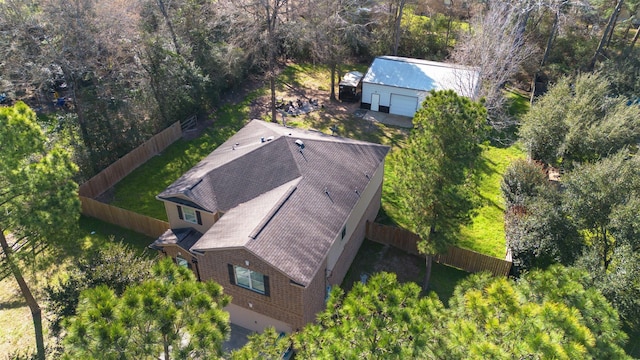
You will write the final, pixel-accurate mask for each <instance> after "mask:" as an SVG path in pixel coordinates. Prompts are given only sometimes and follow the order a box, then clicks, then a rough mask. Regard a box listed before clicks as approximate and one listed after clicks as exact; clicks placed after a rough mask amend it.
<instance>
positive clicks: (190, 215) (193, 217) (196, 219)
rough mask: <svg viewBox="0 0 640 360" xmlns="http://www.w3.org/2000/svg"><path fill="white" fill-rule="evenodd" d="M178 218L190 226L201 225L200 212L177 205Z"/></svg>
mask: <svg viewBox="0 0 640 360" xmlns="http://www.w3.org/2000/svg"><path fill="white" fill-rule="evenodd" d="M178 218H180V220H184V221H186V222H189V223H192V224H198V225H202V216H201V214H200V211H198V210H194V209H192V208H189V207H184V206H180V205H178Z"/></svg>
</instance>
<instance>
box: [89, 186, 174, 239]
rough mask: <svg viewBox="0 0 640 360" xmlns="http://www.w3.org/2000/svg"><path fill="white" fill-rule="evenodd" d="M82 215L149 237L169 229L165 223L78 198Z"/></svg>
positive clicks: (92, 200) (156, 235)
mask: <svg viewBox="0 0 640 360" xmlns="http://www.w3.org/2000/svg"><path fill="white" fill-rule="evenodd" d="M80 201H81V202H82V213H83V214H84V215H87V216H91V217H94V218H96V219H100V220H102V221H106V222H108V223H110V224H114V225H118V226H121V227H123V228H126V229H129V230H133V231H135V232H139V233H141V234H145V235H147V236H150V237H154V238H155V237H158V236H160V235H162V233H164V232H165V231H167V230H168V229H169V223H168V222H166V221H162V220H158V219H154V218H152V217H149V216H145V215H141V214H138V213H135V212H133V211H129V210H125V209H121V208H119V207H115V206H111V205H109V204H105V203H101V202H100V201H97V200H94V199H91V198H88V197H85V196H80Z"/></svg>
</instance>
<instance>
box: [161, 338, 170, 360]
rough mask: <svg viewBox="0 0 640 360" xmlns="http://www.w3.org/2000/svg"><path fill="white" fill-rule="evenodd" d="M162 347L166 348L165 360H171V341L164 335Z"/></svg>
mask: <svg viewBox="0 0 640 360" xmlns="http://www.w3.org/2000/svg"><path fill="white" fill-rule="evenodd" d="M162 340H163V341H162V346H163V348H164V360H171V354H169V341H168V340H167V335H166V334H165V335H162Z"/></svg>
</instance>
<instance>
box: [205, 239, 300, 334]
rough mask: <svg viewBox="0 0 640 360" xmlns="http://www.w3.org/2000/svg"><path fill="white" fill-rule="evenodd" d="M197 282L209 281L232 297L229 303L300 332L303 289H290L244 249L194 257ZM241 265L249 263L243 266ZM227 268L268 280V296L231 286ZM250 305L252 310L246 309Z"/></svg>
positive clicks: (284, 279)
mask: <svg viewBox="0 0 640 360" xmlns="http://www.w3.org/2000/svg"><path fill="white" fill-rule="evenodd" d="M198 258H199V259H198V265H199V270H200V275H201V279H202V280H203V281H205V280H213V281H216V282H217V283H219V284H220V285H222V286H223V287H224V292H225V294H228V295H231V296H232V301H231V302H232V303H233V304H235V305H237V306H240V307H243V308H245V309H250V310H252V311H255V312H258V313H261V314H264V315H266V316H269V317H272V318H274V319H277V320H280V321H282V322H285V323H287V324H290V325H291V327H292V328H294V329H296V328H301V327H302V325H303V324H304V323H305V322H304V315H303V314H304V309H303V305H304V303H305V302H304V301H303V299H304V297H305V296H304V293H305V292H306V290H307V289H305V288H303V287H300V286H296V285H292V284H291V283H290V282H289V278H288V277H287V276H285V275H284V274H282V273H281V272H280V271H278V270H276V269H274V268H273V267H271V266H270V265H268V264H266V263H265V262H263V261H262V260H261V259H259V258H258V257H256V256H255V255H253V254H251V253H250V252H248V251H246V250H245V249H233V250H216V251H209V252H207V253H205V255H204V256H199V257H198ZM245 261H249V265H246V263H245ZM228 264H231V265H238V266H242V267H244V268H246V269H249V270H252V271H257V272H259V273H261V274H263V275H265V276H268V277H269V290H270V291H269V296H266V295H263V294H260V293H257V292H255V291H252V290H249V289H245V288H243V287H240V286H238V285H234V284H232V283H231V281H230V279H229V269H228ZM249 303H251V304H252V307H250V306H249Z"/></svg>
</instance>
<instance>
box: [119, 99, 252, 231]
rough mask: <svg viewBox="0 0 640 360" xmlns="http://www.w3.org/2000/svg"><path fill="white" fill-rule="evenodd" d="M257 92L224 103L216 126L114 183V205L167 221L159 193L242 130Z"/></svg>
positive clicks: (166, 150)
mask: <svg viewBox="0 0 640 360" xmlns="http://www.w3.org/2000/svg"><path fill="white" fill-rule="evenodd" d="M258 94H260V92H258V91H256V92H253V93H251V94H250V95H249V96H248V97H247V98H246V99H245V100H244V101H242V102H241V103H239V104H235V105H226V106H223V107H222V108H221V109H219V110H218V111H217V112H216V113H215V114H213V115H212V116H213V120H214V123H213V125H212V126H211V127H209V128H208V129H207V130H206V131H205V132H204V133H203V134H202V135H201V136H200V137H198V138H196V139H193V140H190V141H187V140H184V139H180V140H178V141H176V142H175V143H173V144H172V145H171V146H169V147H168V148H167V149H165V151H164V152H162V153H161V154H159V155H158V156H155V157H154V158H152V159H151V160H149V161H148V162H147V163H145V164H144V165H142V166H140V167H139V168H138V169H136V170H135V171H134V172H132V173H131V174H130V175H129V176H127V177H126V178H124V179H123V180H122V181H121V182H120V183H118V184H117V185H116V186H115V197H114V200H113V202H112V203H111V204H112V205H114V206H117V207H121V208H123V209H128V210H131V211H134V212H137V213H140V214H144V215H147V216H150V217H153V218H156V219H160V220H165V221H166V220H167V214H166V212H165V209H164V205H163V204H162V202H161V201H159V200H156V198H155V197H156V195H158V194H159V193H161V192H162V191H163V190H164V189H165V188H166V187H167V186H169V185H171V183H173V182H174V181H175V180H177V179H178V178H179V177H180V176H181V175H182V174H183V173H185V172H186V171H187V170H189V169H191V168H192V167H193V166H194V165H195V164H197V163H198V162H199V161H200V160H202V159H203V158H204V157H206V156H207V155H209V153H211V152H212V151H213V150H214V149H215V148H217V147H218V146H219V145H220V144H222V143H223V142H224V141H226V140H227V139H228V138H229V137H231V136H232V135H233V134H235V133H236V131H238V130H239V129H241V128H242V127H243V126H244V125H245V124H246V122H247V121H248V116H249V104H250V102H251V101H252V100H253V99H255V97H256V96H258Z"/></svg>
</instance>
